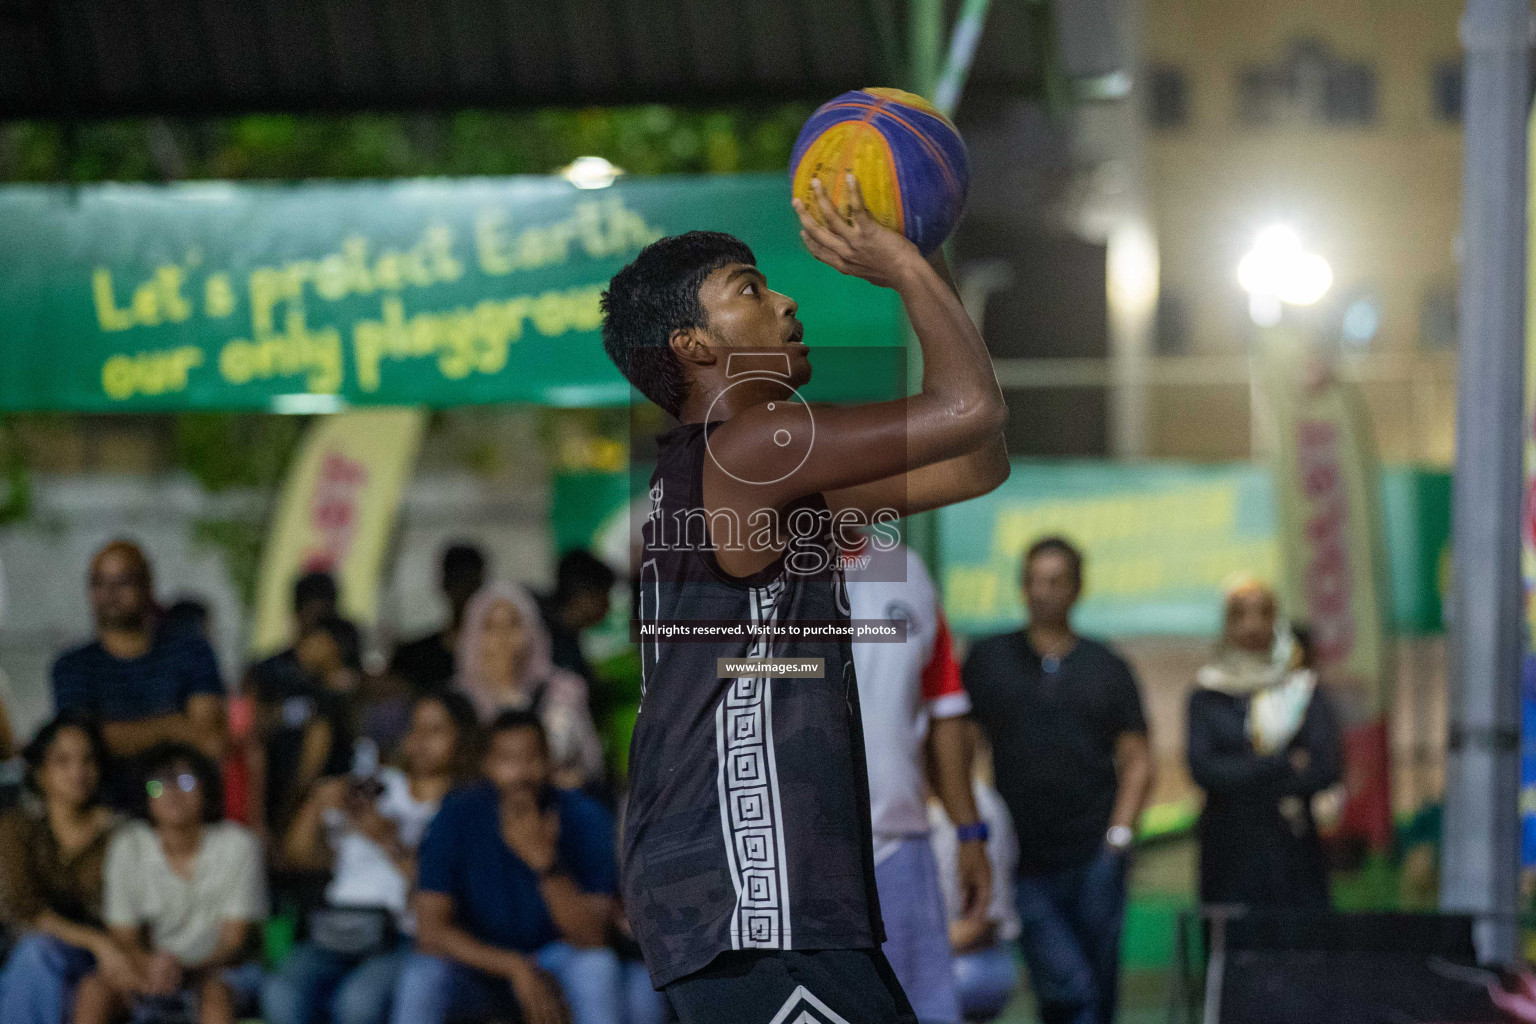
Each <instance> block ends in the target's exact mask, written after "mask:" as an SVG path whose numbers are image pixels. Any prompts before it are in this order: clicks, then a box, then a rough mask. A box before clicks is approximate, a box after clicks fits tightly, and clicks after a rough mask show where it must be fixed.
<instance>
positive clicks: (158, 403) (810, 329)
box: [0, 175, 902, 412]
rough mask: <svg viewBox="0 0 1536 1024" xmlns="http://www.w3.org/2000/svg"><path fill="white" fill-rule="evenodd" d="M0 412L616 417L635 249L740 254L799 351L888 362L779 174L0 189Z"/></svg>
mask: <svg viewBox="0 0 1536 1024" xmlns="http://www.w3.org/2000/svg"><path fill="white" fill-rule="evenodd" d="M0 224H3V225H4V230H3V232H0V411H7V410H8V411H20V410H40V409H55V410H71V411H81V412H132V411H148V410H175V409H191V408H198V409H209V408H218V409H268V410H277V411H310V410H315V411H320V410H326V409H333V408H339V407H342V406H343V405H354V404H380V405H430V406H447V405H460V404H471V403H492V402H534V403H542V404H548V405H560V406H582V405H587V406H591V405H605V404H622V403H624V402H626V401H628V400H629V392H628V388H627V385H626V384H625V383H624V382H623V380H622V379H621V378H620V377H619V375H618V374H617V373H616V372H615V371H614V369H613V368H612V366H611V365H610V364H609V362H608V360H607V358H606V357H605V356H604V355H603V351H602V346H601V340H600V337H599V327H600V324H601V312H600V310H599V305H598V299H599V296H600V294H601V292H602V290H603V288H604V287H605V285H606V283H607V281H608V279H609V277H611V276H612V275H613V273H614V272H615V271H617V270H618V269H619V268H620V267H622V266H623V265H624V264H625V263H626V262H628V261H629V260H630V259H631V258H633V256H634V255H635V253H636V252H638V251H639V250H640V248H641V247H642V246H644V245H645V244H646V243H648V242H650V241H652V240H653V239H656V238H659V237H661V236H663V235H668V234H676V233H679V232H683V231H688V230H692V229H695V228H707V229H713V230H719V231H728V232H731V233H733V234H736V235H738V236H739V237H741V238H742V239H743V240H745V241H746V242H747V243H748V244H749V245H751V246H752V247H753V249H754V250H755V251H756V253H757V256H758V261H759V265H760V266H761V267H762V268H763V270H764V272H765V273H766V274H767V275H768V278H769V281H770V283H771V285H772V286H773V287H775V288H777V289H779V290H781V291H784V292H786V293H788V294H790V295H792V296H794V297H795V298H796V299H798V300H799V302H800V315H801V318H802V319H803V320H804V321H805V324H806V334H807V337H806V340H807V341H808V342H810V343H811V344H812V345H817V344H822V345H828V346H836V347H837V348H839V349H842V348H846V347H862V346H885V347H887V348H888V349H891V350H894V348H895V347H897V346H899V345H900V344H901V339H902V334H901V323H902V321H901V311H900V305H899V303H898V302H897V300H896V298H895V296H894V294H892V293H891V292H889V291H885V290H882V289H877V288H874V287H873V286H871V285H868V284H866V283H864V282H862V281H858V280H855V279H852V278H847V277H843V276H841V275H839V274H838V273H837V272H835V271H833V270H831V269H830V268H828V267H825V266H823V265H821V264H820V263H817V262H816V261H815V260H813V259H812V258H811V257H810V256H809V255H808V254H807V253H806V252H805V250H804V248H803V247H802V246H801V244H800V240H799V233H798V226H797V225H796V223H795V218H794V213H793V211H792V210H791V209H790V207H789V192H788V187H787V185H786V183H785V181H784V178H783V177H782V176H780V175H742V176H734V177H720V176H715V177H667V178H650V179H643V178H642V179H625V178H620V179H619V181H618V182H617V183H616V184H614V185H613V186H611V187H609V188H607V189H602V190H592V191H582V190H578V189H576V188H575V187H573V186H571V185H570V184H568V183H567V182H565V181H564V180H563V179H560V178H554V177H537V178H534V177H528V178H500V179H492V178H471V179H429V180H419V181H402V182H389V183H379V182H357V183H353V182H330V183H307V184H294V185H278V184H263V185H235V184H227V183H202V184H197V183H193V184H182V185H171V186H142V185H105V186H90V187H79V188H71V187H67V186H12V187H6V188H0Z"/></svg>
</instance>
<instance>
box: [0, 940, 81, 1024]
mask: <svg viewBox="0 0 1536 1024" xmlns="http://www.w3.org/2000/svg"><path fill="white" fill-rule="evenodd" d="M95 966H96V958H95V957H93V956H92V955H91V954H90V953H88V952H86V951H85V950H83V949H80V948H78V947H76V946H71V945H70V944H69V943H67V942H64V941H62V940H60V939H56V938H54V937H53V936H52V935H44V934H43V933H42V932H28V933H26V934H25V935H23V936H22V937H21V939H20V941H18V942H17V943H16V945H15V947H14V948H13V949H12V950H11V955H10V957H9V958H8V959H7V960H6V961H5V969H4V970H3V971H0V1021H4V1022H5V1024H62V1022H63V1021H64V1019H65V1017H66V1015H67V1014H68V1013H69V1009H70V1004H71V1002H72V996H73V995H74V991H75V985H77V984H78V983H79V981H80V979H81V978H83V977H85V976H86V975H87V974H89V973H90V972H91V969H92V968H94V967H95Z"/></svg>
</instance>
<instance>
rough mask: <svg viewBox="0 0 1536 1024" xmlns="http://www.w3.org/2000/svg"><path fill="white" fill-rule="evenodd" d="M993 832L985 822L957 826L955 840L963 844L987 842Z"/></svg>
mask: <svg viewBox="0 0 1536 1024" xmlns="http://www.w3.org/2000/svg"><path fill="white" fill-rule="evenodd" d="M990 835H991V832H989V831H988V829H987V823H986V822H984V821H973V822H971V823H970V824H969V825H956V826H955V840H956V841H957V842H961V843H974V842H978V841H980V842H983V843H984V842H986V841H987V838H988V836H990Z"/></svg>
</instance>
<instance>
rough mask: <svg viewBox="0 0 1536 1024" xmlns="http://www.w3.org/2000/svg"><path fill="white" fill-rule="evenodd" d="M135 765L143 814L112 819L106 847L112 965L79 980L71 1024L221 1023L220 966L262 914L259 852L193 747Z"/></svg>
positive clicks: (225, 1022)
mask: <svg viewBox="0 0 1536 1024" xmlns="http://www.w3.org/2000/svg"><path fill="white" fill-rule="evenodd" d="M145 767H146V772H145V778H146V781H145V784H144V792H145V796H146V802H147V804H148V815H147V816H148V821H143V820H140V821H133V822H130V823H128V824H126V825H124V826H122V827H121V828H120V829H119V830H118V831H117V834H116V835H115V836H113V838H112V842H111V845H110V846H109V847H108V849H107V863H106V893H105V899H104V907H105V909H104V911H103V914H102V918H103V920H105V922H106V924H107V927H108V929H109V930H110V933H111V937H112V940H113V942H114V943H115V944H116V946H117V947H118V948H119V949H120V950H121V951H122V952H123V954H124V962H123V963H121V964H117V963H106V962H103V963H99V964H98V965H97V968H96V970H95V971H94V972H93V973H91V974H89V975H87V976H86V977H85V979H84V980H83V981H81V983H80V989H79V992H78V994H77V996H76V1002H75V1024H113V1022H115V1021H119V1020H122V1019H124V1018H126V1017H127V1016H128V1015H129V1014H130V1013H133V1014H134V1015H135V1017H137V1018H140V1019H142V1018H149V1019H155V1018H157V1017H158V1018H160V1019H165V1018H170V1019H178V1018H182V1017H185V1018H189V1019H192V1020H195V1021H197V1022H199V1024H231V1022H232V1021H233V1020H234V1019H235V1008H234V1002H235V986H234V985H233V984H232V971H231V969H232V968H235V967H236V966H237V965H239V964H241V963H242V962H244V961H245V960H246V957H247V953H248V951H249V948H250V945H251V941H252V939H254V938H255V926H256V925H257V924H258V923H259V922H260V921H261V920H262V919H263V918H264V917H265V916H266V893H265V891H264V874H263V870H262V864H261V849H260V847H259V845H258V844H257V842H256V839H255V837H254V836H252V835H251V833H249V832H247V831H246V830H245V829H243V828H241V827H240V826H239V825H236V824H234V823H232V822H227V821H224V820H222V818H221V817H220V809H221V808H222V806H223V799H222V796H221V795H220V793H219V776H218V772H217V770H216V769H215V768H214V766H213V764H212V763H211V762H210V761H209V760H208V759H207V758H206V757H204V756H203V755H202V754H200V753H199V752H198V751H197V750H196V749H195V748H193V747H190V746H187V745H186V744H166V745H164V746H161V747H158V748H156V749H155V750H154V751H153V752H151V754H150V755H149V756H148V757H147V758H146V759H145ZM194 1007H195V1009H194Z"/></svg>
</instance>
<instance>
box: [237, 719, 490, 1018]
mask: <svg viewBox="0 0 1536 1024" xmlns="http://www.w3.org/2000/svg"><path fill="white" fill-rule="evenodd" d="M475 732H476V722H475V711H474V708H472V707H471V706H470V705H469V702H468V701H467V700H465V699H464V697H463V696H461V695H460V694H457V693H440V694H430V695H428V696H425V697H419V698H417V700H416V704H415V707H414V709H413V710H412V714H411V728H410V731H409V732H407V733H406V735H405V738H404V740H403V741H402V744H401V747H402V758H403V762H404V765H405V770H404V771H403V772H402V771H398V770H396V769H394V768H385V769H384V770H383V771H381V772H380V773H379V774H378V776H377V778H373V779H360V778H357V777H355V776H348V777H344V778H331V779H326V780H324V781H322V782H321V783H320V784H319V785H317V786H316V787H315V789H314V791H313V792H312V793H311V794H310V797H309V799H308V800H307V801H305V803H304V806H303V808H302V809H301V810H300V811H299V813H298V816H297V817H296V818H295V819H294V822H293V825H292V827H291V828H290V829H289V830H288V837H287V841H286V843H285V847H286V856H285V860H286V861H287V863H288V864H289V866H291V867H299V868H312V869H316V870H329V871H331V882H330V885H329V887H327V889H326V891H325V906H324V907H323V908H320V909H318V910H316V911H314V912H312V913H311V915H310V922H309V938H308V940H307V941H306V942H304V943H303V944H302V945H300V946H299V947H298V948H297V949H295V950H294V951H293V952H292V953H291V954H289V956H288V959H287V960H285V961H283V963H282V965H281V966H280V967H279V968H278V970H277V971H276V972H275V973H274V974H272V975H271V977H269V978H268V979H267V982H266V984H265V985H264V986H263V988H262V994H261V1008H262V1013H263V1014H264V1015H265V1018H266V1024H318V1022H319V1021H322V1020H329V1021H330V1022H331V1024H383V1022H384V1020H385V1018H386V1017H387V1016H388V1014H389V1004H390V999H391V997H392V996H393V995H394V989H395V978H396V976H397V975H398V974H399V973H400V968H401V967H402V966H403V965H404V962H405V958H406V957H407V956H408V955H409V952H410V946H409V944H408V941H407V938H406V937H407V936H409V935H411V934H412V933H413V932H414V931H415V925H414V922H413V921H412V920H411V918H410V915H409V914H408V913H407V909H406V908H407V900H408V898H409V896H410V892H411V889H412V888H414V886H415V884H416V848H417V847H418V846H419V845H420V843H421V837H422V835H423V833H425V832H426V829H427V823H428V822H430V821H431V820H432V816H433V815H434V814H436V813H437V808H438V804H439V803H440V802H441V800H442V798H443V796H444V795H445V794H446V793H447V792H448V790H449V788H451V787H452V786H453V785H454V784H455V783H459V782H463V781H465V780H466V779H467V778H469V777H470V776H472V775H473V774H474V771H475V767H476V765H475V760H476V758H475V749H474V747H475Z"/></svg>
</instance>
